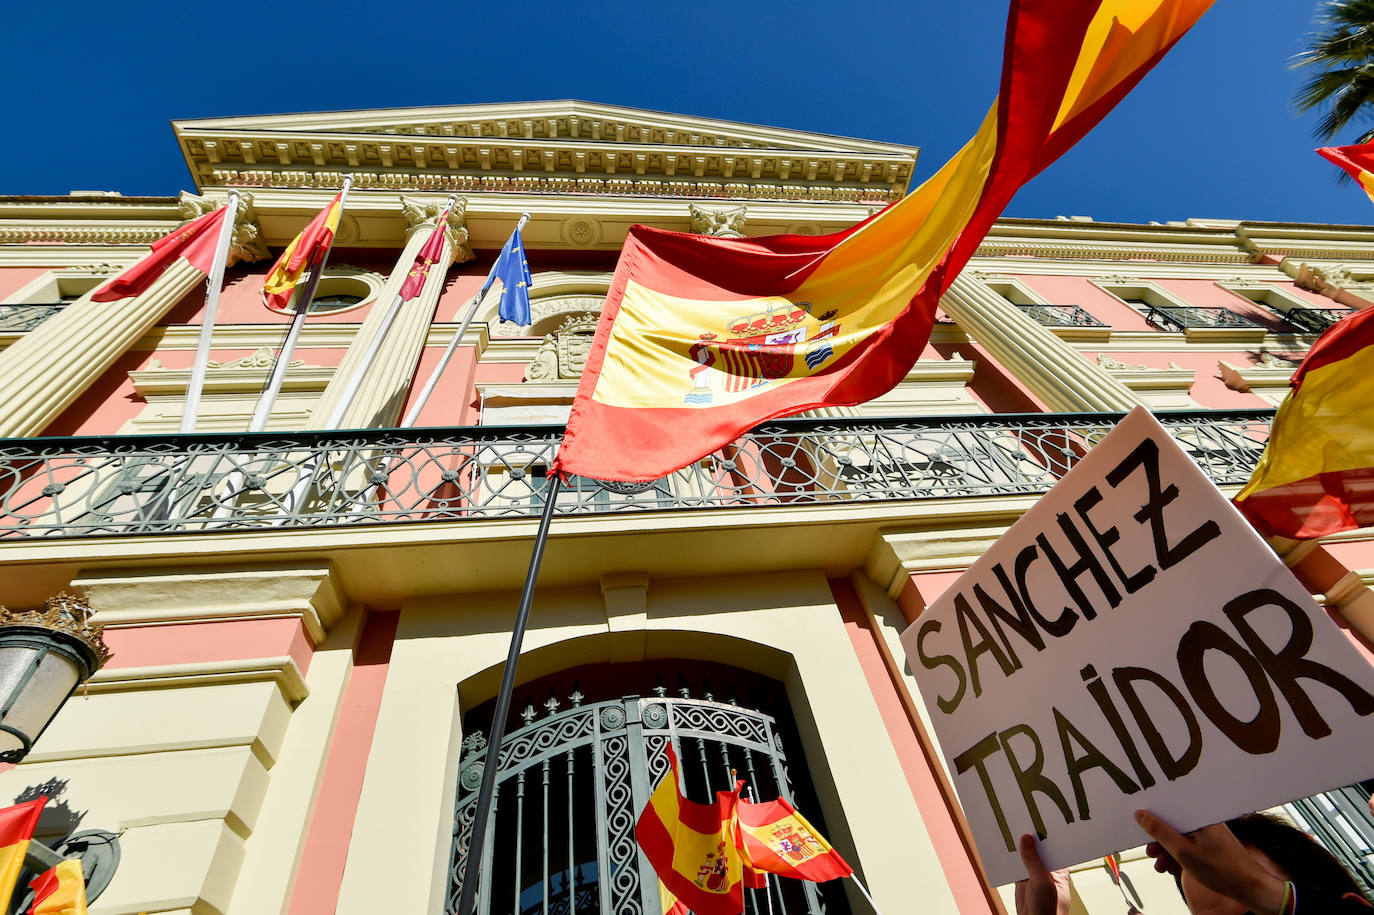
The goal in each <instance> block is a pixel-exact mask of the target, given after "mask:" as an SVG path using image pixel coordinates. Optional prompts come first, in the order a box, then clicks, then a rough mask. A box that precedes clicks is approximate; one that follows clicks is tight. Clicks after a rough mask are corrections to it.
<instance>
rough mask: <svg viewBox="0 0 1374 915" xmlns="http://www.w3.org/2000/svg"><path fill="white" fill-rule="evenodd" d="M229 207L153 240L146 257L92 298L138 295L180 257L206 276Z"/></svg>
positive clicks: (110, 299) (97, 291)
mask: <svg viewBox="0 0 1374 915" xmlns="http://www.w3.org/2000/svg"><path fill="white" fill-rule="evenodd" d="M228 209H229V208H228V207H220V208H219V209H217V210H212V211H211V212H209V213H206V214H205V215H204V216H200V217H197V218H196V219H193V220H191V221H190V222H188V223H187V224H186V225H184V226H182V227H181V228H179V229H177V230H176V231H175V232H172V233H171V234H170V235H164V236H162V237H161V238H159V239H158V240H157V241H155V242H153V246H152V250H151V251H150V252H148V256H147V257H145V258H143V259H142V260H141V261H139V262H138V263H136V264H134V265H133V266H132V267H130V268H129V269H127V270H125V271H124V272H123V273H121V274H120V275H119V276H117V277H115V278H114V279H112V280H110V281H109V282H108V283H106V284H105V285H103V286H101V287H100V288H99V289H97V290H96V291H95V294H94V295H92V296H91V301H93V302H116V301H118V300H119V299H127V298H130V297H132V296H136V295H141V294H142V293H144V292H146V291H147V290H148V287H149V286H151V285H153V283H154V281H156V280H157V278H158V277H160V276H162V272H163V271H164V270H166V269H167V268H168V267H170V266H171V265H172V262H173V261H175V260H176V259H177V258H179V257H184V258H186V260H187V262H188V263H190V265H191V266H192V267H195V268H196V269H197V270H199V271H200V272H201V273H204V274H205V275H206V276H209V275H210V267H211V265H212V264H213V263H214V260H215V248H216V246H217V245H218V243H219V232H220V227H221V226H222V225H224V214H225V213H226V212H228Z"/></svg>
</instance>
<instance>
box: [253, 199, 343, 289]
mask: <svg viewBox="0 0 1374 915" xmlns="http://www.w3.org/2000/svg"><path fill="white" fill-rule="evenodd" d="M342 210H343V192H342V191H340V192H339V194H338V195H337V196H336V197H335V198H334V199H333V200H332V201H330V203H329V206H327V207H325V208H324V209H323V210H320V212H319V213H318V214H316V216H315V218H314V219H312V220H310V223H309V224H308V225H307V226H306V227H305V228H304V229H302V230H301V234H299V235H297V236H296V237H295V238H293V239H291V244H289V245H287V246H286V250H285V251H283V252H282V253H281V257H279V258H277V262H276V263H275V264H273V265H272V269H271V270H269V271H268V272H267V279H266V280H265V281H264V282H263V284H262V294H263V298H264V299H265V300H266V302H267V307H268V308H270V309H272V310H273V311H286V308H287V306H288V305H289V304H290V302H291V293H292V292H293V291H294V290H295V288H296V285H297V284H298V283H300V281H301V277H302V276H303V275H304V274H305V271H306V268H307V267H309V266H310V264H311V262H312V261H315V260H317V259H318V255H319V254H321V253H322V252H324V251H325V250H326V249H328V248H329V246H330V245H331V244H333V243H334V233H335V232H337V231H338V229H339V214H340V212H341V211H342Z"/></svg>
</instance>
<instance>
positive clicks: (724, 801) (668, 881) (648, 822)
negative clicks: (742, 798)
mask: <svg viewBox="0 0 1374 915" xmlns="http://www.w3.org/2000/svg"><path fill="white" fill-rule="evenodd" d="M667 753H668V771H667V773H665V774H664V776H663V780H662V781H660V782H659V783H658V787H657V788H655V789H654V793H653V794H652V795H650V796H649V803H647V804H645V805H644V811H643V813H641V814H640V815H639V822H637V823H636V824H635V839H636V840H637V841H638V842H639V847H640V848H642V849H643V850H644V857H646V858H648V859H649V863H650V864H651V865H653V868H654V870H655V871H656V872H657V873H658V879H659V881H660V885H661V886H662V887H663V888H664V889H666V890H667V892H666V893H663V894H661V895H662V897H663V911H664V912H665V913H670V912H680V911H683V910H687V911H691V912H694V913H696V915H739V913H740V912H742V911H743V910H744V860H743V856H742V855H741V853H740V850H739V847H738V845H737V844H736V839H735V823H734V820H735V807H736V805H737V804H738V803H739V789H740V784H741V783H740V782H736V783H735V789H734V790H733V791H717V792H716V802H715V803H714V804H701V803H697V802H696V801H691V800H688V799H687V798H686V797H684V796H683V794H682V790H681V789H680V788H679V787H678V785H679V782H678V768H677V753H675V752H674V751H673V746H672V744H671V743H670V744H668V747H667Z"/></svg>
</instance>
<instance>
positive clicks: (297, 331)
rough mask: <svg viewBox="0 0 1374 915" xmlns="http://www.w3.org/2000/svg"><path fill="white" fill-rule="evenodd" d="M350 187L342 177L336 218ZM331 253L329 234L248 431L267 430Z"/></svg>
mask: <svg viewBox="0 0 1374 915" xmlns="http://www.w3.org/2000/svg"><path fill="white" fill-rule="evenodd" d="M352 186H353V176H352V175H345V176H344V182H343V191H342V192H341V193H340V194H339V213H340V215H342V213H343V208H344V202H345V201H346V200H347V199H348V189H349V188H350V187H352ZM333 250H334V236H332V235H331V236H330V237H329V244H328V245H326V246H325V249H324V253H323V254H321V255H320V259H319V261H318V262H316V263H315V264H314V265H313V266H312V267H311V268H310V281H309V282H308V283H306V284H305V290H304V291H303V292H302V293H301V295H300V298H298V299H297V300H296V314H295V317H293V318H292V319H291V330H290V331H289V332H287V334H286V342H284V343H283V344H282V345H281V352H279V353H277V364H276V365H274V366H272V375H271V377H269V378H268V379H267V389H266V390H265V391H263V392H262V396H261V397H260V398H258V407H257V409H256V410H254V411H253V419H252V421H250V422H249V423H248V431H249V432H261V431H262V430H263V429H266V428H267V420H268V418H269V417H271V415H272V407H273V405H274V404H275V403H276V401H277V393H278V392H279V391H280V390H281V385H282V381H283V380H284V379H285V378H286V366H287V364H288V363H290V362H291V355H292V353H294V352H295V349H296V341H297V340H298V339H300V335H301V327H302V325H304V324H305V316H306V314H307V313H308V312H309V311H310V306H311V305H312V304H313V303H314V301H315V290H316V289H317V288H318V287H319V285H320V277H322V276H324V267H325V264H327V263H328V262H329V252H331V251H333Z"/></svg>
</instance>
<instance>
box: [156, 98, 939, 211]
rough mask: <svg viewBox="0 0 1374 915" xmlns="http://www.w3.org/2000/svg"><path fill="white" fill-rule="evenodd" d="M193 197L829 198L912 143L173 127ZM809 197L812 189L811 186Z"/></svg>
mask: <svg viewBox="0 0 1374 915" xmlns="http://www.w3.org/2000/svg"><path fill="white" fill-rule="evenodd" d="M173 129H174V130H175V131H176V134H177V138H178V141H179V142H180V144H181V147H182V152H183V154H184V155H185V156H186V160H187V164H188V166H189V167H190V169H191V173H192V174H193V175H194V176H195V177H196V181H197V184H198V186H200V187H201V188H205V187H212V186H221V187H222V186H233V185H238V186H249V187H253V186H257V187H311V186H327V184H328V182H330V181H331V180H333V181H337V180H338V176H339V175H341V174H343V173H354V174H361V175H362V177H361V178H359V179H356V180H358V183H359V185H360V186H369V185H371V186H377V187H395V188H398V189H414V190H444V189H449V190H456V191H463V192H471V191H496V192H500V191H502V190H507V191H511V192H515V193H530V192H549V191H556V192H563V193H595V194H603V195H613V196H642V195H647V196H665V195H666V196H675V197H703V198H711V197H732V198H744V199H756V198H760V197H762V198H765V199H767V198H774V199H799V198H802V199H821V200H824V199H834V200H843V201H847V202H866V203H881V202H886V201H888V200H890V199H894V198H895V197H899V196H901V194H902V193H904V192H905V190H906V187H907V184H908V183H909V181H910V179H911V175H912V170H913V168H914V166H915V162H916V158H917V155H918V153H919V150H918V149H917V148H916V147H912V146H902V145H898V144H892V143H878V142H874V141H869V140H858V139H851V138H847V137H838V136H832V135H829V134H822V133H811V132H806V131H798V130H787V129H783V128H776V127H765V126H758V125H752V124H743V123H738V122H734V121H724V120H717V119H713V118H700V117H689V116H686V115H677V114H668V113H664V112H657V111H647V110H643V109H638V108H626V107H621V106H616V105H604V104H598V103H591V102H580V101H571V100H566V101H548V102H514V103H503V104H486V105H452V106H439V107H431V108H390V109H375V110H364V111H335V112H315V113H304V114H282V115H262V116H252V117H232V118H206V119H197V120H183V121H174V122H173ZM813 188H814V189H815V190H813Z"/></svg>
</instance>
